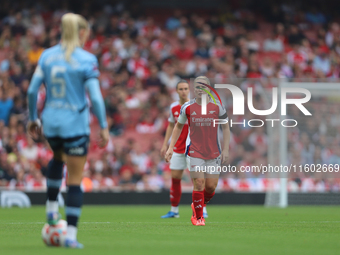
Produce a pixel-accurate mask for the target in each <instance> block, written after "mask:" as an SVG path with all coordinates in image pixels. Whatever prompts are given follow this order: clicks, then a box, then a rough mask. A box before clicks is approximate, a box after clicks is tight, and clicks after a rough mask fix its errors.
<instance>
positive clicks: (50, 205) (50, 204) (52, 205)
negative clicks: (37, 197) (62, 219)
mask: <svg viewBox="0 0 340 255" xmlns="http://www.w3.org/2000/svg"><path fill="white" fill-rule="evenodd" d="M46 212H47V213H50V212H59V204H58V201H49V200H47V202H46Z"/></svg>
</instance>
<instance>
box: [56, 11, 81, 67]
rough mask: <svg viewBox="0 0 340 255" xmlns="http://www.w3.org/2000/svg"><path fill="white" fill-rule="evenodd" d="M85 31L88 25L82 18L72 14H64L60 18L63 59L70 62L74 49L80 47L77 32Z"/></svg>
mask: <svg viewBox="0 0 340 255" xmlns="http://www.w3.org/2000/svg"><path fill="white" fill-rule="evenodd" d="M84 28H85V29H87V28H88V24H87V22H86V20H85V18H84V17H82V16H81V15H78V14H74V13H66V14H64V15H63V17H62V18H61V29H62V35H61V39H62V41H61V45H62V47H63V48H64V49H65V59H66V61H70V58H71V55H72V53H73V51H74V49H75V48H76V47H80V46H81V45H80V38H79V30H80V29H84Z"/></svg>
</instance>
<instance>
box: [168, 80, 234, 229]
mask: <svg viewBox="0 0 340 255" xmlns="http://www.w3.org/2000/svg"><path fill="white" fill-rule="evenodd" d="M205 85H209V86H210V81H209V79H208V78H207V77H205V76H199V77H197V78H196V79H195V81H194V86H195V88H194V93H195V99H193V100H190V101H189V102H187V103H185V104H184V105H183V106H182V107H181V112H180V116H179V118H178V122H177V124H176V125H175V127H174V130H173V132H172V138H171V142H170V146H169V149H168V151H167V152H166V154H165V160H166V161H167V162H168V161H170V160H171V158H172V157H173V153H174V147H175V144H176V142H177V140H178V138H179V137H180V134H181V131H182V128H183V127H184V124H185V123H186V122H187V121H188V124H189V136H188V137H189V138H190V141H189V139H187V146H186V153H187V155H188V156H187V161H188V165H189V171H190V175H191V178H192V180H193V183H194V191H193V194H192V201H193V203H192V204H191V207H192V210H193V215H192V217H191V222H192V224H193V225H196V226H204V225H205V220H204V217H203V206H204V204H206V203H208V202H209V201H210V200H211V199H212V197H213V196H214V195H215V189H216V186H217V183H218V177H219V174H220V170H218V168H220V169H221V162H222V164H226V163H227V160H228V156H229V140H230V130H229V125H228V115H227V112H226V110H225V109H224V107H223V106H222V105H221V104H220V103H217V102H214V101H212V100H211V98H209V99H207V98H208V96H207V92H209V93H210V88H209V87H208V86H205ZM202 104H204V105H205V106H206V113H204V114H203V112H202V110H201V109H202ZM216 119H217V120H221V119H223V120H225V123H226V124H222V131H223V150H221V145H220V140H219V137H218V125H214V123H215V122H214V120H216Z"/></svg>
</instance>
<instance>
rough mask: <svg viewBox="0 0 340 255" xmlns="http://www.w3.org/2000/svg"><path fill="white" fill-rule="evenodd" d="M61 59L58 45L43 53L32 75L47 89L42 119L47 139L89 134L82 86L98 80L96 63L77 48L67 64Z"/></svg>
mask: <svg viewBox="0 0 340 255" xmlns="http://www.w3.org/2000/svg"><path fill="white" fill-rule="evenodd" d="M64 56H65V52H64V49H63V48H62V46H61V45H60V44H58V45H56V46H54V47H51V48H49V49H47V50H45V51H44V52H43V53H42V55H41V57H40V59H39V62H38V66H37V69H36V71H35V75H37V76H39V75H41V76H42V79H43V82H44V84H45V87H46V102H45V107H44V110H43V112H42V116H41V120H42V125H43V129H44V134H45V136H46V137H57V136H58V137H61V138H72V137H75V136H80V135H89V134H90V127H89V108H88V106H87V99H86V88H85V85H84V84H85V81H86V80H88V79H90V78H98V76H99V71H98V61H97V59H96V57H95V56H94V55H93V54H91V53H89V52H87V51H85V50H83V49H82V48H80V47H77V48H76V49H75V50H74V51H73V53H72V55H71V59H70V61H69V62H68V61H66V60H65V57H64ZM32 118H33V119H36V118H35V117H32Z"/></svg>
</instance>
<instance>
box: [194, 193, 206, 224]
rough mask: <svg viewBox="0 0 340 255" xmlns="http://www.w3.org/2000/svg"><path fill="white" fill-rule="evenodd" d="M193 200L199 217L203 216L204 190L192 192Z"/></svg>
mask: <svg viewBox="0 0 340 255" xmlns="http://www.w3.org/2000/svg"><path fill="white" fill-rule="evenodd" d="M192 202H193V203H194V207H195V212H196V217H197V219H198V218H201V217H203V205H204V192H203V191H193V192H192Z"/></svg>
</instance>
